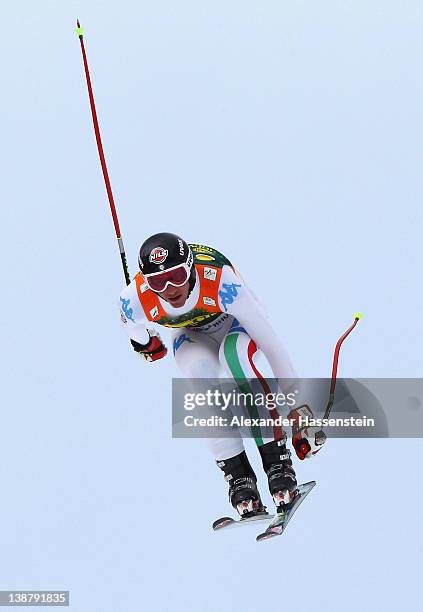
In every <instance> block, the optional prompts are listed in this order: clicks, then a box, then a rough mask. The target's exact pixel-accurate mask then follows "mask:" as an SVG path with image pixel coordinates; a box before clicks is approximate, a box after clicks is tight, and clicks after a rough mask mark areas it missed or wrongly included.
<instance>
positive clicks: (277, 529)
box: [256, 480, 316, 542]
mask: <svg viewBox="0 0 423 612" xmlns="http://www.w3.org/2000/svg"><path fill="white" fill-rule="evenodd" d="M315 485H316V481H315V480H312V481H311V482H306V483H304V484H301V485H299V487H298V495H297V496H296V497H295V499H294V500H293V501H292V502H291V504H290V505H289V507H288V508H287V509H286V510H283V511H282V512H278V514H276V515H275V516H274V517H273V519H272V520H271V521H270V523H269V525H268V526H267V529H266V531H263V533H260V534H259V535H258V536H257V537H256V541H257V542H262V541H263V540H269V539H270V538H274V537H276V536H280V535H282V534H283V532H284V531H285V529H286V527H287V525H288V523H289V521H290V520H291V519H292V517H293V516H294V514H295V512H296V510H297V509H298V508H299V506H300V505H301V504H302V502H303V501H304V499H305V498H306V497H307V495H308V494H309V493H310V491H311V490H312V489H313V487H314V486H315Z"/></svg>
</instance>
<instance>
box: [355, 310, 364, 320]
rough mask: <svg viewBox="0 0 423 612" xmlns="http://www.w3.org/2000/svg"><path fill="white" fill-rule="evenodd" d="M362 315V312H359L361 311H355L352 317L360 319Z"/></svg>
mask: <svg viewBox="0 0 423 612" xmlns="http://www.w3.org/2000/svg"><path fill="white" fill-rule="evenodd" d="M362 316H363V313H361V312H355V313H354V319H361V318H362Z"/></svg>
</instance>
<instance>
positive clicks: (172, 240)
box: [120, 233, 324, 516]
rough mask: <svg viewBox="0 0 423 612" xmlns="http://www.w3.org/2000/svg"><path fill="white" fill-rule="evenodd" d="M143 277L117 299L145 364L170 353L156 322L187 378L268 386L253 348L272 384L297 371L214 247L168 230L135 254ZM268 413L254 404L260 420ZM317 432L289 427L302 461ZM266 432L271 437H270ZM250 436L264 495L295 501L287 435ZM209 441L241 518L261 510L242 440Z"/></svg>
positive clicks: (315, 444)
mask: <svg viewBox="0 0 423 612" xmlns="http://www.w3.org/2000/svg"><path fill="white" fill-rule="evenodd" d="M138 262H139V267H140V272H139V273H138V274H137V275H136V276H135V278H134V279H133V280H132V282H131V283H130V284H129V285H128V286H127V287H126V288H125V289H124V291H123V292H122V294H121V296H120V304H121V319H122V321H123V324H124V327H125V328H126V330H127V333H128V335H129V337H130V339H131V343H132V346H133V348H134V350H135V351H136V352H137V353H139V354H140V355H141V356H142V357H144V358H145V359H147V360H148V361H156V360H157V359H161V358H162V357H165V356H166V354H167V349H166V347H165V346H164V344H163V342H162V340H161V338H160V336H159V334H158V333H157V332H156V331H154V330H153V329H152V328H151V324H152V323H155V324H158V325H162V326H165V327H169V328H173V332H172V343H173V353H174V356H175V360H176V363H177V365H178V367H179V369H180V370H181V371H182V373H183V374H184V376H185V377H186V378H188V379H197V378H218V377H219V376H220V373H221V370H222V368H223V370H224V371H225V372H226V374H227V375H228V376H229V377H230V378H233V379H234V380H235V381H236V383H237V384H238V385H239V384H240V381H243V380H244V381H246V382H247V381H249V380H252V379H255V380H258V381H259V382H261V384H262V385H263V392H264V393H266V392H267V391H268V387H267V386H266V381H265V379H264V377H263V376H262V375H261V374H260V372H259V371H258V369H257V365H256V363H255V356H256V355H257V351H258V350H261V351H262V353H263V354H264V356H265V357H266V359H267V361H268V363H269V365H270V367H271V369H272V371H273V374H274V377H275V378H276V379H295V378H296V374H295V372H294V369H293V367H292V365H291V363H290V360H289V357H288V355H287V353H286V351H285V349H284V348H283V345H282V342H281V340H280V339H279V338H278V336H277V333H276V332H275V330H274V328H273V327H272V325H271V323H270V321H269V319H268V317H267V314H266V313H265V311H264V309H263V307H262V306H261V304H260V303H259V301H258V300H257V298H256V297H255V296H254V294H253V293H252V291H251V290H250V289H249V288H248V287H247V285H246V284H245V282H244V281H243V279H242V277H241V276H240V275H239V273H238V272H237V271H236V270H235V268H234V267H233V266H232V264H231V262H230V261H229V260H228V259H227V258H226V257H225V256H224V255H222V254H221V253H219V252H218V251H216V250H215V249H213V248H211V247H207V246H204V245H198V244H187V243H186V242H185V241H184V240H183V239H182V238H180V237H179V236H176V235H175V234H170V233H159V234H155V235H154V236H151V237H150V238H148V239H147V240H146V241H145V242H144V243H143V244H142V246H141V249H140V252H139V258H138ZM263 410H265V411H267V408H265V407H264V408H263V407H258V408H257V412H258V413H259V414H260V416H267V418H269V412H268V411H267V415H264V414H263ZM310 414H311V413H310V409H309V407H308V406H305V405H304V406H300V407H297V408H294V409H293V410H292V411H291V413H290V415H289V416H290V418H291V419H293V421H294V422H295V423H299V417H300V416H310ZM317 430H318V428H315V427H308V428H307V427H306V428H304V427H296V426H293V429H292V433H293V435H292V444H293V448H294V450H295V452H296V454H297V456H298V457H299V458H300V459H305V458H308V457H311V456H313V455H314V454H315V453H316V452H317V451H318V450H319V449H320V448H321V445H322V444H323V442H324V437H323V438H322V436H321V435H320V437H318V438H317V437H316V435H315V434H316V433H317ZM268 435H269V434H268ZM254 438H255V441H256V444H257V446H258V450H259V452H260V456H261V459H262V463H263V468H264V471H265V473H266V475H267V478H268V483H269V490H270V493H271V495H272V497H273V500H274V502H275V504H276V507H277V508H279V507H280V506H281V505H282V504H288V503H289V502H290V501H291V500H292V499H293V498H294V496H295V492H296V489H297V480H296V475H295V471H294V468H293V465H292V460H291V451H290V450H288V449H287V448H286V440H287V436H286V433H285V432H284V431H283V430H282V429H281V428H280V427H276V426H275V427H274V428H273V434H272V437H270V438H269V437H265V435H264V432H262V431H261V429H260V428H258V430H257V429H256V430H255V433H254ZM209 444H210V447H211V450H212V453H213V456H214V459H215V460H216V462H217V465H218V466H219V467H220V468H221V470H222V471H223V472H224V475H225V480H227V481H228V483H229V499H230V502H231V504H232V506H233V507H234V508H236V510H237V511H238V512H239V514H240V515H241V516H247V515H248V514H250V513H253V512H261V511H262V510H263V504H262V502H261V499H260V494H259V491H258V488H257V478H256V475H255V473H254V471H253V469H252V467H251V465H250V463H249V461H248V458H247V455H246V453H245V450H244V445H243V440H242V437H241V435H238V436H237V437H233V438H223V437H222V438H211V439H209Z"/></svg>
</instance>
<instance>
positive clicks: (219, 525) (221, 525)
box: [213, 511, 275, 531]
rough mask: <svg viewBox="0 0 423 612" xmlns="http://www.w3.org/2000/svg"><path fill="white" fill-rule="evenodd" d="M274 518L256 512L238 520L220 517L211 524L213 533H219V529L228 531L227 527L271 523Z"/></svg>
mask: <svg viewBox="0 0 423 612" xmlns="http://www.w3.org/2000/svg"><path fill="white" fill-rule="evenodd" d="M274 517H275V515H274V514H269V512H266V511H265V512H256V513H254V514H253V515H252V516H248V517H245V518H243V517H241V518H239V519H233V518H231V517H229V516H222V518H219V519H217V520H216V521H214V523H213V531H219V530H221V529H228V528H229V527H239V526H240V525H248V524H251V523H260V522H261V521H271V520H272V519H273V518H274Z"/></svg>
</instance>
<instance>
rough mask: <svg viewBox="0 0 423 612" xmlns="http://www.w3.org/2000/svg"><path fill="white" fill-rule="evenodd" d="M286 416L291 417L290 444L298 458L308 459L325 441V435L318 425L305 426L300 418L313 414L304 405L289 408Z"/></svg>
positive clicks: (310, 417)
mask: <svg viewBox="0 0 423 612" xmlns="http://www.w3.org/2000/svg"><path fill="white" fill-rule="evenodd" d="M288 418H289V419H292V446H293V447H294V450H295V452H296V453H297V457H298V458H299V459H310V457H313V455H315V454H316V453H317V452H319V450H320V449H321V448H322V446H323V444H324V443H325V442H326V435H325V433H324V432H323V431H322V429H321V428H320V427H313V426H310V427H309V426H307V424H304V422H303V423H301V420H300V419H301V418H302V419H313V418H314V415H313V413H312V411H311V410H310V408H309V407H308V406H306V405H304V406H300V407H299V408H295V409H294V410H291V412H290V413H289V414H288Z"/></svg>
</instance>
